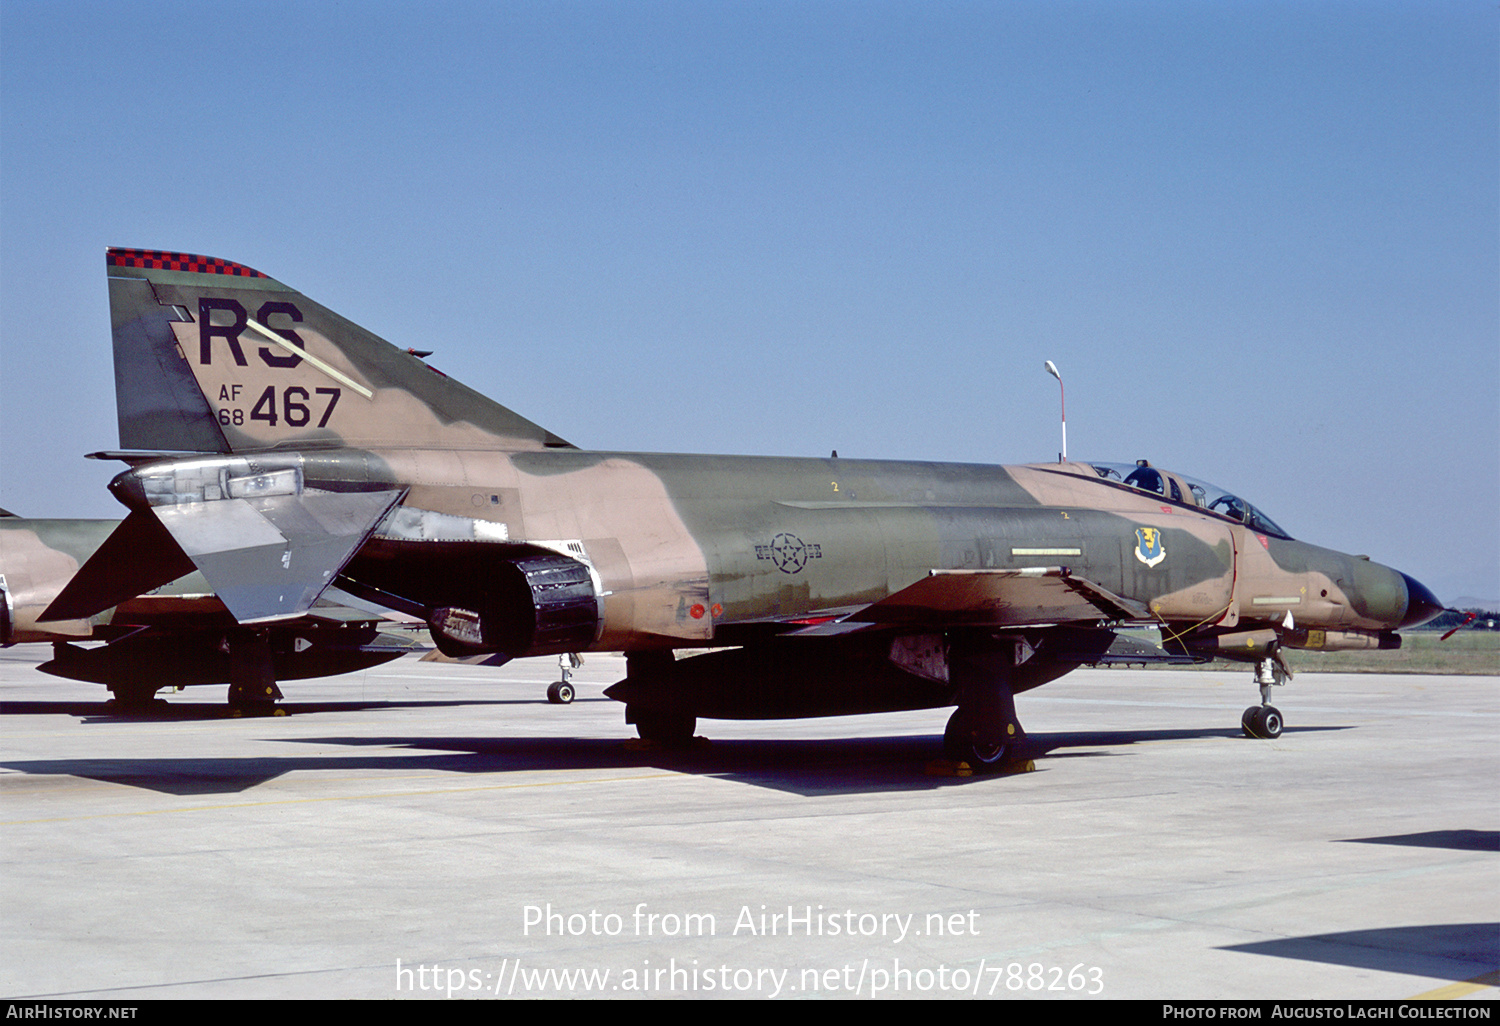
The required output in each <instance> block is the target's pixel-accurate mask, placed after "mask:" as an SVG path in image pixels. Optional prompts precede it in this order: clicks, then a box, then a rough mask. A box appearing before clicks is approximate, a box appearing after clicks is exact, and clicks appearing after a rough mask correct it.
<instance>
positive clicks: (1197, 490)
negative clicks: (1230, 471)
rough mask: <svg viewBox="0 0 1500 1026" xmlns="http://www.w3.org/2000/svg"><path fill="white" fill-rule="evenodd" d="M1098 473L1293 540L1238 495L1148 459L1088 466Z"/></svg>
mask: <svg viewBox="0 0 1500 1026" xmlns="http://www.w3.org/2000/svg"><path fill="white" fill-rule="evenodd" d="M1084 465H1085V466H1087V467H1090V468H1091V469H1092V470H1093V471H1094V473H1096V474H1098V475H1099V476H1100V477H1102V478H1103V479H1104V480H1106V481H1110V482H1113V483H1115V484H1119V485H1123V486H1124V487H1127V488H1134V489H1136V490H1138V491H1142V492H1150V493H1152V494H1153V495H1159V496H1161V497H1162V498H1164V499H1166V500H1167V501H1169V502H1175V503H1178V504H1179V505H1183V506H1193V507H1195V508H1197V509H1200V510H1203V511H1205V512H1208V513H1214V514H1217V515H1218V516H1221V517H1224V518H1225V519H1227V520H1233V521H1234V522H1235V523H1237V524H1244V525H1245V526H1246V527H1248V528H1250V529H1251V530H1252V531H1259V532H1260V533H1262V534H1272V535H1275V536H1276V537H1278V538H1287V539H1290V538H1291V535H1289V534H1287V533H1286V531H1284V530H1282V528H1281V525H1279V524H1277V523H1276V521H1274V520H1272V519H1271V518H1270V517H1268V516H1266V515H1265V514H1264V513H1262V512H1261V511H1260V510H1258V509H1256V508H1255V507H1254V506H1252V505H1250V503H1248V502H1246V501H1245V500H1244V499H1242V498H1240V497H1239V496H1238V495H1231V494H1230V493H1229V492H1226V491H1225V490H1224V489H1222V488H1220V487H1218V486H1217V485H1211V484H1209V483H1208V482H1206V481H1199V480H1197V479H1195V478H1191V477H1188V476H1187V475H1185V474H1178V473H1175V472H1173V471H1169V470H1161V469H1159V468H1157V467H1153V466H1152V465H1151V464H1150V463H1148V462H1146V461H1145V460H1138V461H1136V462H1135V463H1133V464H1132V463H1092V462H1090V463H1086V464H1084Z"/></svg>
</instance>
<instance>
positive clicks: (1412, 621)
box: [1397, 574, 1444, 629]
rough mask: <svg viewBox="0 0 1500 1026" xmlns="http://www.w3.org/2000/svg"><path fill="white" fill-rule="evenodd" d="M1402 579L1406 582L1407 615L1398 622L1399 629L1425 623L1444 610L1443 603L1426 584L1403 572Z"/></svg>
mask: <svg viewBox="0 0 1500 1026" xmlns="http://www.w3.org/2000/svg"><path fill="white" fill-rule="evenodd" d="M1401 579H1402V580H1403V581H1405V582H1406V615H1405V616H1403V617H1402V618H1401V622H1400V623H1399V624H1397V627H1398V629H1399V628H1401V627H1416V626H1418V625H1420V624H1424V623H1426V622H1427V621H1428V620H1431V619H1434V618H1435V617H1436V616H1437V615H1438V614H1439V613H1441V612H1442V611H1443V608H1444V607H1443V604H1442V603H1441V602H1439V601H1438V599H1437V596H1436V595H1434V594H1433V593H1432V592H1431V591H1429V590H1428V589H1427V586H1426V585H1425V584H1423V583H1422V582H1421V581H1419V580H1417V579H1416V578H1414V577H1408V576H1407V575H1406V574H1401Z"/></svg>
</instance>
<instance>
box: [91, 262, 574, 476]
mask: <svg viewBox="0 0 1500 1026" xmlns="http://www.w3.org/2000/svg"><path fill="white" fill-rule="evenodd" d="M105 263H106V266H107V269H108V274H109V304H110V322H111V329H112V332H113V337H114V358H115V396H116V402H117V405H118V413H119V420H120V445H121V447H122V448H124V449H127V450H156V451H179V452H244V451H251V450H261V449H273V448H299V449H300V448H314V447H324V446H348V447H354V448H377V449H379V448H444V449H503V450H512V451H513V450H525V449H543V448H571V446H569V444H568V443H567V442H565V441H564V440H563V439H561V438H559V437H557V436H556V435H554V434H552V432H550V431H548V430H546V429H545V428H542V427H540V426H538V425H536V424H533V423H532V422H531V421H529V420H527V419H526V418H524V417H522V416H520V415H519V414H517V413H514V412H512V411H511V410H508V409H506V408H505V407H503V406H501V405H499V404H498V403H496V402H494V401H492V400H490V399H488V398H486V397H485V396H483V395H480V394H479V393H478V392H475V391H474V390H473V389H470V388H468V387H466V386H465V385H462V384H460V383H459V382H457V381H454V380H453V379H451V378H449V377H447V376H446V375H444V374H443V373H442V372H441V371H437V370H434V369H433V368H432V367H430V366H428V365H427V364H426V363H424V362H423V361H422V360H421V359H420V357H419V356H418V355H416V354H415V353H413V352H412V351H407V350H401V349H398V348H396V347H395V346H393V345H391V344H390V343H389V342H386V341H385V340H383V339H381V338H379V337H378V336H376V335H374V334H373V333H371V332H369V331H366V330H365V329H364V328H361V327H360V326H359V325H357V324H355V323H353V322H352V321H349V320H346V319H345V318H343V317H340V316H339V315H338V314H336V313H334V312H333V311H331V310H329V309H327V308H326V307H323V306H320V305H319V304H317V303H315V302H313V301H312V300H310V299H308V298H307V297H306V296H304V295H302V294H301V293H300V292H297V291H295V290H293V289H291V288H289V287H287V286H286V285H283V284H281V283H280V282H278V281H276V280H275V279H273V278H270V277H267V276H266V275H264V274H262V273H260V272H259V271H256V270H253V269H251V268H249V267H245V266H244V265H242V264H235V263H230V262H229V261H226V260H217V259H214V258H212V257H202V256H194V255H191V254H187V253H166V252H161V251H157V250H144V249H120V248H112V249H110V250H108V252H107V253H106V257H105Z"/></svg>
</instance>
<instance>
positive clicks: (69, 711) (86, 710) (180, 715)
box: [0, 698, 609, 723]
mask: <svg viewBox="0 0 1500 1026" xmlns="http://www.w3.org/2000/svg"><path fill="white" fill-rule="evenodd" d="M580 701H597V702H608V701H609V699H607V698H598V699H580ZM538 704H540V705H546V704H547V703H546V700H545V699H537V698H500V699H480V700H477V701H476V700H474V699H470V698H453V699H411V700H407V701H392V700H391V699H388V698H380V699H370V700H368V701H343V702H278V703H277V704H276V709H277V710H278V715H286V716H301V715H306V714H308V713H334V712H373V711H378V710H381V709H441V708H445V707H453V706H460V705H483V706H503V705H538ZM47 715H51V716H76V717H78V718H79V719H81V720H83V721H84V722H85V723H133V722H146V721H151V722H173V721H177V720H184V721H191V720H230V719H241V718H243V719H250V718H253V715H264V714H240V713H236V712H234V711H233V710H231V709H230V708H229V707H228V706H227V705H224V704H222V703H218V702H169V701H166V700H158V701H157V703H156V704H154V705H151V706H148V707H146V708H144V709H139V710H126V711H120V710H117V709H116V708H115V707H114V706H113V705H112V704H111V703H109V702H108V701H103V702H42V701H35V702H0V716H47Z"/></svg>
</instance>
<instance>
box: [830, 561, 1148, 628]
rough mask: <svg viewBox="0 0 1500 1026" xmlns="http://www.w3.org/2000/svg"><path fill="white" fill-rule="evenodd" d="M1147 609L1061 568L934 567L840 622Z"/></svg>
mask: <svg viewBox="0 0 1500 1026" xmlns="http://www.w3.org/2000/svg"><path fill="white" fill-rule="evenodd" d="M1150 618H1151V614H1150V611H1149V610H1147V609H1146V608H1145V607H1144V606H1142V605H1140V604H1139V603H1137V602H1132V601H1131V600H1129V599H1126V598H1121V597H1120V596H1119V595H1116V594H1114V593H1113V592H1110V591H1109V590H1107V589H1105V588H1104V587H1102V586H1100V585H1098V584H1096V583H1094V582H1093V581H1089V580H1086V579H1084V578H1082V577H1075V576H1074V575H1073V574H1071V573H1070V572H1069V571H1068V570H1067V568H1066V567H1028V568H1026V569H1022V570H933V571H931V572H930V573H929V574H928V576H927V577H925V578H923V579H922V580H920V581H918V582H917V583H915V584H913V585H911V586H909V587H906V588H903V589H901V590H900V591H898V592H896V593H895V594H894V595H891V596H890V597H889V598H885V599H882V600H881V601H879V602H876V603H874V604H873V605H869V606H866V607H865V608H864V609H861V610H860V611H859V612H857V613H855V614H853V615H852V616H850V617H849V618H848V620H846V621H844V622H845V623H848V622H850V621H853V622H857V623H869V624H881V625H899V626H938V627H945V626H949V627H951V626H966V627H1026V626H1037V625H1043V624H1058V623H1084V622H1097V621H1099V620H1148V619H1150Z"/></svg>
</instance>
